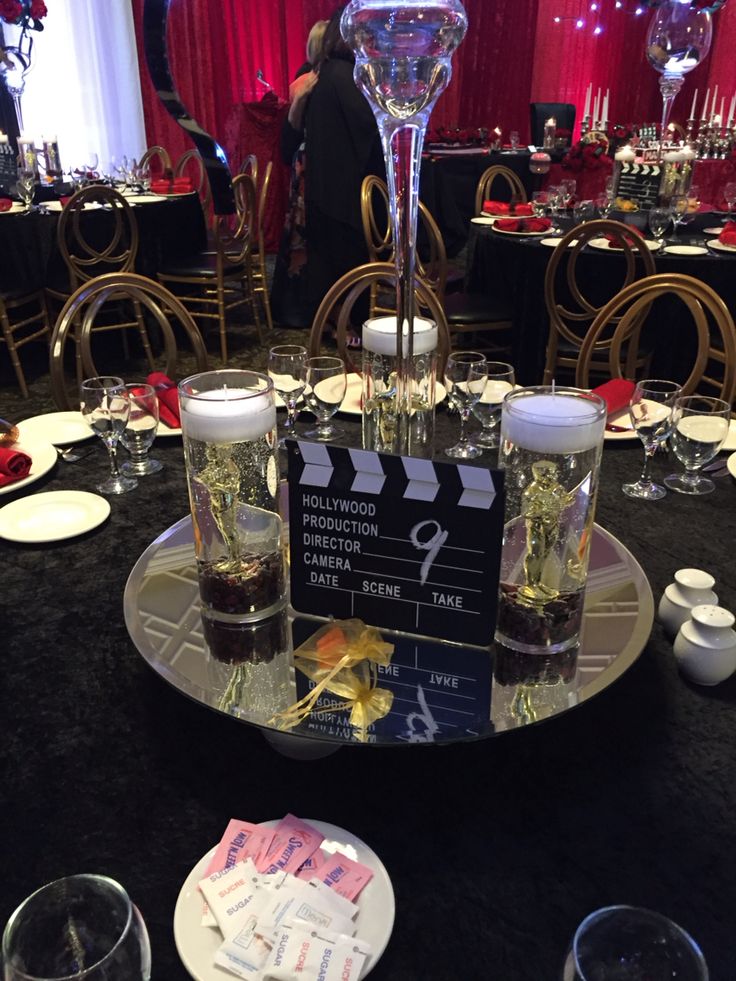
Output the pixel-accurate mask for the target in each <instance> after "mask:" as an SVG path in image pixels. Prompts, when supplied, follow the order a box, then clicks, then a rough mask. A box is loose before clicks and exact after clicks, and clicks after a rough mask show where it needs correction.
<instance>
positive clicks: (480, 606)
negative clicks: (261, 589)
mask: <svg viewBox="0 0 736 981" xmlns="http://www.w3.org/2000/svg"><path fill="white" fill-rule="evenodd" d="M503 511H504V497H503V473H502V472H501V471H495V470H486V469H483V468H481V467H471V466H467V465H462V464H451V463H437V462H433V461H430V460H419V459H414V458H410V457H399V456H391V455H388V454H379V453H373V452H370V451H367V450H357V449H344V448H342V447H334V446H325V445H324V444H319V443H308V442H303V441H298V442H293V441H289V540H290V564H291V603H292V606H293V607H294V609H296V610H298V611H301V612H303V613H312V614H318V615H322V616H335V617H337V618H339V619H344V618H347V617H353V616H354V617H360V618H361V619H362V620H364V621H365V622H366V623H370V624H374V625H376V626H379V627H386V628H392V629H395V630H404V631H407V632H409V633H414V634H421V635H424V636H430V637H439V638H442V639H444V640H451V641H456V642H459V643H469V644H477V645H482V646H487V645H489V644H490V643H491V642H492V640H493V631H494V626H495V622H496V600H497V592H498V574H499V565H500V557H501V542H502V536H503Z"/></svg>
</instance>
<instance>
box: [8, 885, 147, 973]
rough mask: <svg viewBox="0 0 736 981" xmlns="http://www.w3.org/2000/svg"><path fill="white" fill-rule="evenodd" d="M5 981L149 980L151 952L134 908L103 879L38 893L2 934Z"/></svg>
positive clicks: (45, 888) (118, 888) (119, 890)
mask: <svg viewBox="0 0 736 981" xmlns="http://www.w3.org/2000/svg"><path fill="white" fill-rule="evenodd" d="M3 963H4V967H5V975H4V977H5V981H61V979H63V981H149V978H150V977H151V948H150V944H149V940H148V932H147V930H146V925H145V923H144V922H143V918H142V917H141V914H140V913H139V911H138V909H137V908H136V907H135V906H134V905H133V903H132V902H131V901H130V898H129V896H128V894H127V893H126V891H125V890H124V889H123V887H122V886H121V885H120V884H119V883H117V882H115V881H114V880H113V879H108V878H107V877H106V876H103V875H72V876H69V877H67V878H65V879H57V880H56V881H55V882H50V883H48V885H45V886H43V887H42V888H41V889H38V890H37V891H36V892H34V893H33V894H32V895H30V896H29V897H28V898H27V899H26V900H24V901H23V902H22V903H21V905H20V906H19V907H18V908H17V909H16V910H15V912H14V913H13V914H12V916H11V917H10V919H9V920H8V922H7V925H6V927H5V931H4V933H3Z"/></svg>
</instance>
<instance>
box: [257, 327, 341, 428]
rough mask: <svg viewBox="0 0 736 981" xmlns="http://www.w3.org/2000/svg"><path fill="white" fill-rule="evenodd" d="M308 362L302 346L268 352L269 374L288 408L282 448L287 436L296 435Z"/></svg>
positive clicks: (274, 349) (282, 347)
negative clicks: (298, 406)
mask: <svg viewBox="0 0 736 981" xmlns="http://www.w3.org/2000/svg"><path fill="white" fill-rule="evenodd" d="M338 360H339V359H338ZM308 361H309V358H308V355H307V349H306V348H305V347H302V346H301V345H300V344H279V345H278V346H277V347H272V348H271V350H270V351H269V352H268V374H269V377H270V378H271V381H272V382H273V387H274V390H275V392H276V394H277V395H278V396H279V397H280V399H281V401H282V402H283V403H284V405H285V406H286V421H285V422H284V435H283V436H282V437H281V439H280V440H279V446H280V447H283V446H284V445H285V441H286V437H287V436H293V435H294V427H295V424H296V417H297V414H298V411H299V410H298V408H297V403H298V402H299V399H300V398H301V397H302V395H303V394H304V389H305V388H306V387H307V369H308Z"/></svg>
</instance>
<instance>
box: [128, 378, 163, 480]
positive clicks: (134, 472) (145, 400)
mask: <svg viewBox="0 0 736 981" xmlns="http://www.w3.org/2000/svg"><path fill="white" fill-rule="evenodd" d="M125 390H126V392H127V393H128V401H129V402H130V415H129V416H128V421H127V422H126V424H125V429H124V430H123V432H122V435H121V436H120V442H121V443H122V444H123V446H124V447H125V449H126V450H127V451H128V453H130V460H126V461H125V463H123V464H122V466H121V467H120V471H121V473H124V474H125V476H126V477H148V476H149V474H152V473H159V471H161V470H163V468H164V465H163V463H161V461H160V460H154V459H153V458H152V457H150V456H149V455H148V451H149V450H150V448H151V446H152V445H153V441H154V439H155V438H156V433H157V431H158V397H157V395H156V390H155V389H154V387H153V386H152V385H145V384H142V383H140V384H133V385H126V386H125Z"/></svg>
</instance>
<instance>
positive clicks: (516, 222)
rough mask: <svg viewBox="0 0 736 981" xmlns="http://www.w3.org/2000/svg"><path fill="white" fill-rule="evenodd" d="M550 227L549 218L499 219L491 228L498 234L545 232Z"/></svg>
mask: <svg viewBox="0 0 736 981" xmlns="http://www.w3.org/2000/svg"><path fill="white" fill-rule="evenodd" d="M551 225H552V222H551V221H550V219H549V218H499V220H498V221H497V222H496V224H495V225H494V226H493V227H494V228H497V229H498V230H499V231H500V232H546V231H547V229H548V228H550V227H551Z"/></svg>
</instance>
